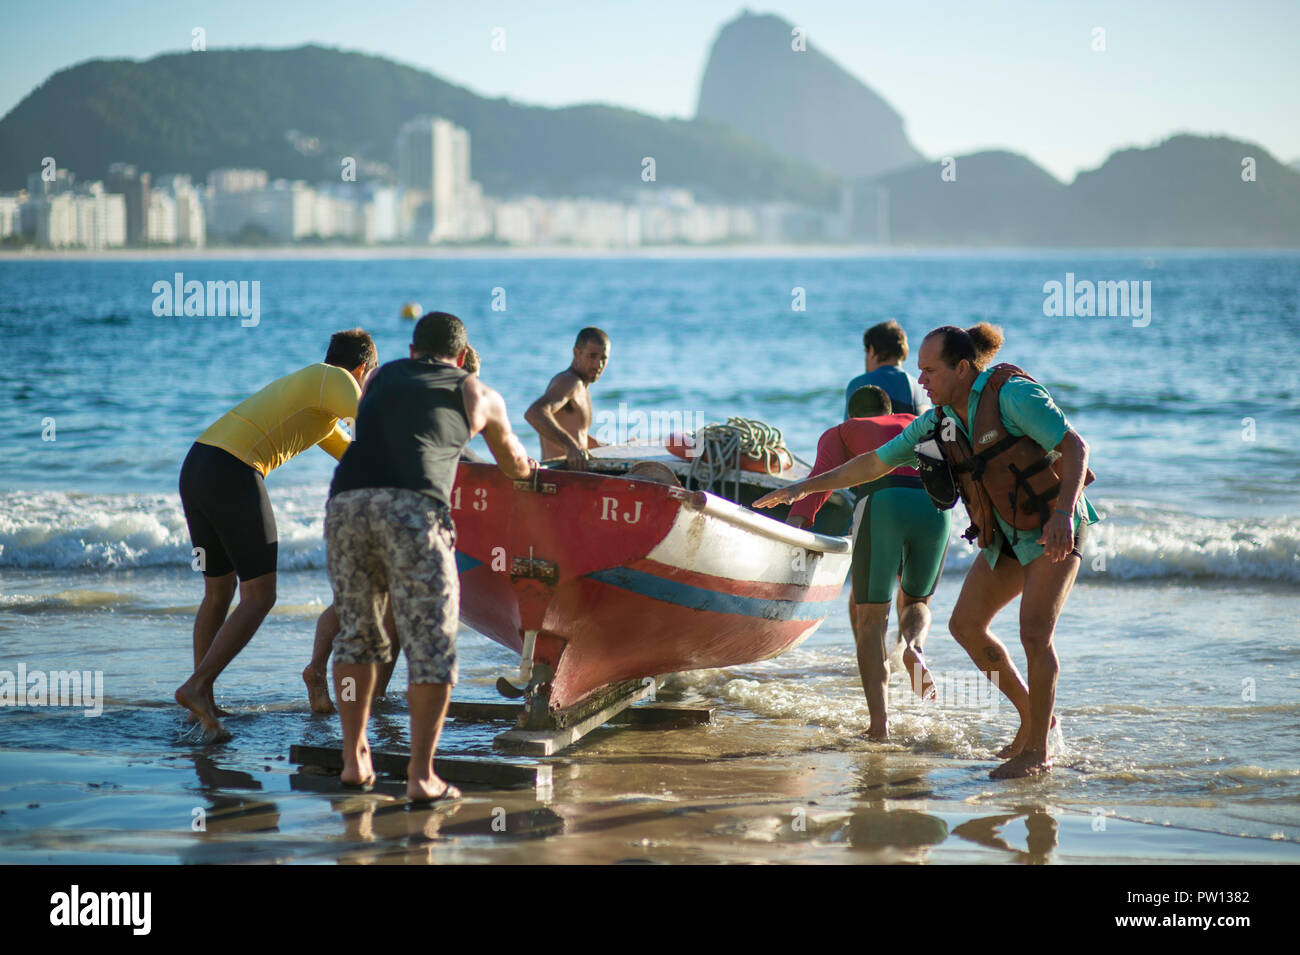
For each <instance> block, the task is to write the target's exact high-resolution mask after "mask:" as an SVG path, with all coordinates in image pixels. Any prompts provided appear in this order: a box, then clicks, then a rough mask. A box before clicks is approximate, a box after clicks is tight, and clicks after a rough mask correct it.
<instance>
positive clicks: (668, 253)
mask: <svg viewBox="0 0 1300 955" xmlns="http://www.w3.org/2000/svg"><path fill="white" fill-rule="evenodd" d="M1063 254H1069V255H1085V256H1091V257H1095V258H1108V257H1112V256H1113V257H1116V258H1119V257H1124V258H1132V257H1134V256H1142V257H1146V258H1151V257H1154V256H1163V257H1184V256H1186V257H1195V256H1204V255H1240V256H1254V255H1300V248H1293V247H1289V246H1279V247H1272V248H1267V247H1258V248H1257V247H1239V246H1220V247H1215V246H1205V247H1199V246H1197V247H1192V246H1177V247H1172V248H1157V247H1150V248H1148V247H1142V246H1138V247H1129V248H1124V247H1112V246H1096V247H1092V246H1053V247H1040V246H915V247H911V246H898V247H894V246H888V247H885V246H878V245H733V246H684V245H672V246H643V247H639V248H619V249H608V248H596V247H577V246H491V247H488V246H470V247H466V246H459V247H458V246H420V245H411V246H338V247H326V248H312V247H297V246H276V247H268V248H230V247H222V248H210V249H209V248H204V249H194V248H148V249H125V248H124V249H5V250H0V262H29V261H42V262H48V261H53V262H59V261H68V262H78V261H82V262H105V261H109V262H111V261H116V262H132V261H138V262H157V261H205V260H212V261H232V260H250V259H253V260H257V259H270V260H285V261H293V260H301V261H313V260H314V261H340V260H348V259H360V260H383V259H448V260H483V259H766V258H780V259H865V258H876V259H888V258H914V257H920V256H935V257H943V258H966V257H970V256H981V257H990V258H992V257H1037V256H1042V257H1057V256H1060V255H1063Z"/></svg>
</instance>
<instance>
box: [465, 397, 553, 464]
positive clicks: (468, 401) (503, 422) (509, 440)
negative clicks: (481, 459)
mask: <svg viewBox="0 0 1300 955" xmlns="http://www.w3.org/2000/svg"><path fill="white" fill-rule="evenodd" d="M462 388H463V390H464V394H465V415H466V417H467V418H468V419H469V427H470V435H471V437H472V436H473V435H475V434H478V433H479V432H482V434H483V440H484V441H486V442H487V446H488V450H489V451H491V452H492V457H493V458H495V459H496V462H497V467H499V468H500V469H501V471H502V473H503V474H505V475H506V477H510V478H515V479H519V478H526V477H528V476H529V475H530V474H532V473H533V470H534V469H535V468H536V467H537V462H536V461H534V460H533V459H532V458H530V457H529V456H528V453H527V452H526V451H525V450H524V445H523V443H522V442H521V441H520V440H519V437H518V435H516V434H515V432H514V430H513V429H512V428H511V427H510V415H509V414H508V413H507V412H506V402H505V399H504V398H502V397H501V396H500V395H499V394H497V393H496V392H495V391H493V390H492V389H491V388H489V387H488V386H487V385H485V384H483V382H481V381H479V379H478V376H477V375H470V376H469V377H468V378H466V379H465V384H464V385H463V386H462Z"/></svg>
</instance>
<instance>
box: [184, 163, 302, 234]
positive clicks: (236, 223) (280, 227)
mask: <svg viewBox="0 0 1300 955" xmlns="http://www.w3.org/2000/svg"><path fill="white" fill-rule="evenodd" d="M230 171H231V170H227V172H230ZM240 171H242V172H256V171H257V170H240ZM204 212H205V215H206V217H207V225H208V230H209V231H210V232H212V234H213V235H220V236H224V237H227V238H229V237H233V236H237V235H239V233H240V232H242V231H243V230H244V229H245V228H247V227H249V226H251V227H254V228H257V229H260V230H261V231H263V232H265V233H266V235H267V236H268V237H269V238H271V239H272V240H274V241H277V242H292V241H294V240H296V239H301V238H303V237H305V236H309V235H312V234H313V232H314V231H315V228H316V221H315V213H316V192H315V190H314V189H312V188H311V187H310V186H308V185H307V184H306V183H305V182H288V181H287V180H284V179H277V180H276V181H275V182H273V183H271V184H270V185H269V186H267V187H266V188H265V189H258V190H239V191H234V192H231V191H226V190H223V189H216V188H212V189H211V190H210V195H209V196H208V200H207V205H206V207H205V209H204Z"/></svg>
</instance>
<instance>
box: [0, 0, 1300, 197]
mask: <svg viewBox="0 0 1300 955" xmlns="http://www.w3.org/2000/svg"><path fill="white" fill-rule="evenodd" d="M742 9H744V6H743V5H742V4H739V3H735V2H715V0H699V2H695V3H691V4H686V3H681V2H672V0H670V2H665V3H657V4H655V5H653V7H651V6H649V5H643V4H621V5H617V6H616V7H615V6H614V5H608V4H596V3H588V2H582V3H572V4H569V5H568V6H567V8H566V9H565V10H564V11H562V12H556V11H548V13H547V14H541V13H538V12H537V11H536V10H535V9H529V8H528V7H527V6H526V5H524V4H521V3H516V2H502V3H497V4H493V5H492V6H491V7H490V8H487V7H485V8H483V9H481V10H475V11H470V12H465V11H461V10H457V11H455V12H452V13H448V12H444V11H440V10H438V9H430V7H429V5H428V4H416V3H409V2H390V3H376V4H372V5H369V6H368V7H367V8H366V17H365V18H364V19H362V18H359V17H358V15H357V12H356V10H355V9H354V8H352V7H351V6H349V5H347V4H344V3H340V2H336V0H328V2H324V3H320V4H313V5H311V7H310V8H308V7H306V6H303V5H301V4H284V5H280V6H277V7H276V8H274V9H271V10H268V9H265V8H264V5H263V6H254V5H253V4H250V3H246V2H234V3H231V4H229V5H226V6H224V7H222V8H221V9H220V10H213V9H211V8H204V6H203V5H201V4H193V3H178V4H163V3H160V2H156V0H140V2H135V3H130V4H122V5H119V6H118V7H115V8H114V10H113V11H112V16H111V17H110V16H108V15H107V14H105V13H104V12H103V10H102V9H101V8H98V7H96V6H93V5H91V4H89V3H85V2H81V0H62V2H53V3H48V4H43V5H39V6H32V7H29V6H23V7H14V8H12V9H10V10H7V11H6V13H5V20H6V23H7V25H8V26H10V27H11V28H10V29H9V30H7V31H6V33H7V36H8V41H0V42H9V43H16V42H17V41H18V40H19V39H21V41H22V43H23V47H22V50H21V52H18V51H15V50H7V51H5V55H4V56H3V57H0V115H3V114H8V112H9V111H10V110H12V109H13V107H14V106H16V105H17V104H18V103H19V102H20V101H21V100H22V99H23V98H24V97H25V96H27V95H28V94H29V93H30V92H31V91H32V90H33V89H34V88H36V87H37V86H39V84H40V83H42V82H44V81H45V79H47V78H48V77H49V76H50V75H51V74H53V73H55V72H57V71H58V70H61V69H65V68H67V67H70V66H73V65H75V64H76V63H79V62H84V61H85V60H88V59H113V58H123V57H125V58H131V59H137V60H146V59H151V58H152V57H153V56H155V55H159V54H162V53H166V52H177V51H181V50H187V49H189V46H190V42H191V34H192V32H193V30H195V29H202V30H203V36H204V40H205V43H206V45H207V48H208V49H224V48H233V47H249V46H258V47H266V48H284V47H294V46H300V45H303V44H306V43H318V44H323V45H328V46H335V47H339V48H342V49H348V50H357V51H361V52H367V53H372V54H376V55H380V56H384V57H387V58H389V59H392V60H395V61H397V62H401V63H406V64H409V65H412V66H415V67H417V68H419V69H422V70H425V71H428V72H431V73H433V74H434V75H436V76H438V77H440V78H442V79H444V80H447V81H448V82H452V83H455V84H457V85H461V86H465V87H466V88H468V89H471V90H473V91H475V92H477V93H479V94H481V95H484V96H508V97H510V98H511V99H515V100H517V101H519V102H522V103H528V104H531V105H541V106H551V107H555V106H566V105H575V104H577V103H583V102H602V103H608V104H611V105H616V106H624V107H628V108H632V109H636V110H638V111H641V112H645V113H648V114H650V115H654V116H661V117H662V116H672V117H683V118H689V117H692V116H694V114H695V99H696V96H697V95H698V91H699V82H700V76H701V74H702V71H703V68H704V64H705V61H706V59H707V57H708V53H709V49H710V46H711V44H712V42H713V40H714V38H715V37H716V35H717V33H718V31H719V30H720V29H721V27H722V26H723V24H724V23H726V22H728V21H730V20H731V19H733V18H734V17H735V16H737V15H739V13H740V12H741V11H742ZM752 9H753V10H754V11H755V12H772V13H775V14H777V15H779V16H782V17H784V18H785V19H787V20H789V21H791V22H792V23H795V24H798V25H800V26H801V27H802V28H803V29H805V30H806V31H807V38H808V43H809V45H810V46H811V47H813V48H816V49H819V50H820V51H821V52H823V53H824V54H826V55H827V56H829V57H831V58H832V59H834V60H836V61H837V62H839V63H840V64H841V65H842V66H843V67H844V68H845V69H847V70H848V71H849V72H850V73H852V74H853V75H854V76H856V77H857V78H859V79H861V80H862V81H863V82H865V83H866V84H867V85H868V86H870V87H871V88H872V89H873V90H875V91H876V92H877V93H879V94H880V95H881V96H883V97H884V98H885V100H886V101H888V102H889V103H890V104H891V105H892V106H893V107H894V108H895V109H897V110H898V111H899V113H900V114H902V116H903V118H904V120H905V122H906V128H907V132H908V134H909V136H910V137H911V139H912V141H913V142H914V143H915V144H916V146H917V147H918V148H919V149H920V150H921V151H922V152H923V153H925V154H926V155H927V156H929V157H931V158H938V157H941V156H943V155H959V154H963V153H970V152H974V151H978V150H980V149H988V148H1002V149H1008V150H1011V151H1013V152H1017V153H1021V154H1023V155H1026V156H1028V157H1029V158H1030V159H1032V160H1034V161H1035V162H1037V163H1038V164H1040V165H1042V166H1043V167H1044V168H1046V169H1047V170H1048V171H1049V172H1051V173H1052V174H1053V175H1054V176H1056V177H1057V178H1058V179H1060V180H1062V181H1063V182H1070V181H1072V180H1073V178H1074V176H1075V175H1076V174H1077V173H1078V172H1080V171H1085V170H1088V169H1092V168H1096V167H1097V166H1099V165H1100V164H1101V163H1102V162H1103V161H1104V160H1105V158H1106V157H1107V156H1108V155H1110V153H1112V152H1113V151H1115V150H1116V149H1121V148H1124V147H1126V146H1149V145H1151V144H1152V143H1154V142H1158V141H1160V140H1162V139H1164V138H1166V137H1167V136H1169V135H1172V134H1173V133H1176V132H1181V131H1187V132H1192V133H1196V134H1200V135H1226V136H1230V137H1234V138H1238V139H1245V140H1251V141H1256V142H1259V143H1260V144H1261V145H1263V146H1264V147H1265V148H1267V149H1268V150H1269V151H1270V152H1272V153H1273V154H1274V155H1276V156H1277V157H1278V159H1280V160H1282V161H1283V162H1294V161H1295V160H1296V159H1298V158H1300V127H1298V125H1297V124H1295V123H1294V121H1293V119H1292V117H1293V116H1294V115H1295V114H1296V112H1297V111H1296V103H1295V99H1296V92H1295V91H1296V90H1297V89H1300V60H1298V59H1297V58H1295V57H1294V56H1291V55H1290V54H1289V50H1288V45H1289V42H1290V41H1289V38H1290V37H1291V36H1294V34H1295V28H1296V27H1297V26H1300V7H1298V6H1296V5H1288V4H1285V3H1282V2H1276V0H1257V2H1255V3H1250V4H1238V5H1235V6H1233V7H1231V8H1227V7H1224V6H1222V5H1218V4H1213V3H1183V4H1174V3H1153V4H1148V5H1144V7H1143V8H1142V9H1140V10H1133V9H1128V8H1126V7H1125V6H1124V5H1122V4H1118V3H1092V4H1087V5H1083V4H1074V3H1066V4H1059V5H1053V6H1052V7H1050V8H1043V7H1042V5H1036V4H1030V3H1028V2H1024V0H1008V2H1006V3H1002V4H999V5H997V6H996V7H994V8H981V9H979V10H974V9H966V8H964V7H961V6H959V5H956V4H948V5H943V4H941V5H938V6H937V7H936V5H933V4H931V5H926V7H925V8H924V9H923V10H922V9H921V8H916V9H901V10H900V9H896V8H892V7H891V8H887V9H881V10H880V11H873V12H871V13H869V14H868V13H864V12H863V11H862V10H860V9H858V8H856V7H851V6H850V5H848V4H844V3H840V2H832V0H826V2H813V3H806V4H799V5H798V8H797V9H795V5H794V4H772V5H767V6H762V7H753V8H752ZM74 20H77V21H80V22H81V23H82V24H83V25H84V24H94V26H95V29H94V30H78V31H75V32H71V31H68V32H65V31H63V30H51V29H48V28H47V27H48V23H49V22H51V21H56V22H72V21H74ZM1097 29H1101V30H1103V31H1105V32H1104V34H1103V36H1102V45H1103V46H1104V48H1103V49H1096V47H1097V34H1096V30H1097ZM494 47H496V48H495V49H494ZM1027 76H1032V78H1033V82H1025V79H1026V77H1027Z"/></svg>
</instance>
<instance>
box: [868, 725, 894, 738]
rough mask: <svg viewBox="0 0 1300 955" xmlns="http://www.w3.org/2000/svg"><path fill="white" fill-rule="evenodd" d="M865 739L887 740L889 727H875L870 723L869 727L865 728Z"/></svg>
mask: <svg viewBox="0 0 1300 955" xmlns="http://www.w3.org/2000/svg"><path fill="white" fill-rule="evenodd" d="M867 739H874V740H887V739H889V727H888V726H877V725H876V724H875V723H872V724H871V725H870V726H868V727H867Z"/></svg>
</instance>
